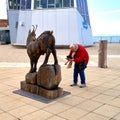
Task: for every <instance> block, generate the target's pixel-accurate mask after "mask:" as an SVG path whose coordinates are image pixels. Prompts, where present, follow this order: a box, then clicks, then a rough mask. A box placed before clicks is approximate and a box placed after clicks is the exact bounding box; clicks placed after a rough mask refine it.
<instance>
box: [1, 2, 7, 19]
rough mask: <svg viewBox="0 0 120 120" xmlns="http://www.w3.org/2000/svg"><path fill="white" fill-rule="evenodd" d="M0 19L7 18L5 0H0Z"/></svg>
mask: <svg viewBox="0 0 120 120" xmlns="http://www.w3.org/2000/svg"><path fill="white" fill-rule="evenodd" d="M0 19H7V10H6V0H0Z"/></svg>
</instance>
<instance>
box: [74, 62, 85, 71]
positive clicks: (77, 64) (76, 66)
mask: <svg viewBox="0 0 120 120" xmlns="http://www.w3.org/2000/svg"><path fill="white" fill-rule="evenodd" d="M75 68H77V69H78V70H81V69H85V68H87V65H86V63H85V61H83V62H79V63H75Z"/></svg>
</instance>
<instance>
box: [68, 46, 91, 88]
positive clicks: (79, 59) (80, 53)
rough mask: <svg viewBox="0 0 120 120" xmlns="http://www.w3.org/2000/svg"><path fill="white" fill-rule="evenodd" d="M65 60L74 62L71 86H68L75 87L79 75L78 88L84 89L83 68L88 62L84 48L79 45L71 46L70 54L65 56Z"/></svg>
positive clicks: (87, 55)
mask: <svg viewBox="0 0 120 120" xmlns="http://www.w3.org/2000/svg"><path fill="white" fill-rule="evenodd" d="M67 60H69V61H74V63H75V64H74V73H73V84H71V85H70V86H77V82H78V74H79V75H80V79H81V85H80V88H83V87H86V80H85V72H84V70H85V68H86V67H87V64H88V61H89V54H88V52H87V50H86V49H85V47H84V46H82V45H80V44H71V45H70V53H69V55H68V56H67Z"/></svg>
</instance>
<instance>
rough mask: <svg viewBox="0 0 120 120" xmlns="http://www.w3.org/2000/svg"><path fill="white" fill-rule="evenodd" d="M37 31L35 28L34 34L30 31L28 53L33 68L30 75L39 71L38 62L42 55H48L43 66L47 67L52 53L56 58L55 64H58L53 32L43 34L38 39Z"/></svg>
mask: <svg viewBox="0 0 120 120" xmlns="http://www.w3.org/2000/svg"><path fill="white" fill-rule="evenodd" d="M36 29H37V26H36V28H35V27H34V28H33V30H32V32H30V31H29V33H28V37H27V44H26V46H27V53H28V56H29V58H30V64H31V68H30V71H29V73H33V72H36V70H37V62H38V59H39V57H40V56H41V55H44V54H46V56H45V60H44V62H43V64H42V65H46V64H47V62H48V59H49V56H50V53H51V52H52V54H53V57H54V64H55V65H57V64H58V60H57V56H56V50H55V38H54V36H53V35H52V34H53V31H45V32H43V33H42V34H41V35H40V36H39V37H38V38H37V39H36V37H35V36H36V34H35V31H36Z"/></svg>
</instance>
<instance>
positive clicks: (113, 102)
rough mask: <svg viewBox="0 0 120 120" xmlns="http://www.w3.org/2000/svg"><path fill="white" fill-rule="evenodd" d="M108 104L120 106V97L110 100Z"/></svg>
mask: <svg viewBox="0 0 120 120" xmlns="http://www.w3.org/2000/svg"><path fill="white" fill-rule="evenodd" d="M107 104H109V105H112V106H115V107H119V108H120V97H119V98H115V99H113V100H112V101H110V102H109V103H107Z"/></svg>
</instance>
